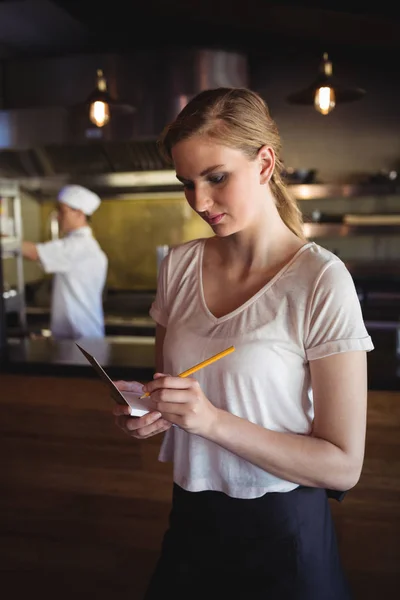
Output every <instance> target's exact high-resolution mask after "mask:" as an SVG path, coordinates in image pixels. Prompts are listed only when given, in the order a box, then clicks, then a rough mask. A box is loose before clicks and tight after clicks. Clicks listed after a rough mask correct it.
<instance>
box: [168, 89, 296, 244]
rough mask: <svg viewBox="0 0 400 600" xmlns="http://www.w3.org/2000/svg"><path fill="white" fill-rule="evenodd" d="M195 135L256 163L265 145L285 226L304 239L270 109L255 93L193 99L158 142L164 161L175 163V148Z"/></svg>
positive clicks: (218, 92) (215, 93)
mask: <svg viewBox="0 0 400 600" xmlns="http://www.w3.org/2000/svg"><path fill="white" fill-rule="evenodd" d="M194 135H205V136H207V137H209V138H211V139H213V140H215V141H217V142H218V143H220V144H222V145H224V146H228V147H230V148H236V149H237V150H241V151H242V152H243V154H244V155H245V156H247V157H248V158H249V159H250V160H255V158H256V157H257V154H258V151H259V150H260V148H261V147H262V146H264V145H266V146H270V147H271V148H272V149H273V150H274V153H275V169H274V173H273V174H272V177H271V179H270V182H269V185H270V187H271V191H272V193H273V195H274V197H275V201H276V206H277V209H278V211H279V214H280V216H281V219H282V220H283V221H284V223H285V224H286V225H287V227H289V229H291V231H293V233H295V234H296V235H297V236H298V237H299V238H301V239H304V238H305V236H304V233H303V219H302V214H301V211H300V209H299V207H298V205H297V202H296V200H295V198H294V197H292V195H291V194H290V192H289V190H288V188H287V187H286V185H285V183H284V182H283V180H282V177H281V173H282V170H283V164H282V160H281V157H280V153H281V139H280V135H279V132H278V128H277V126H276V124H275V121H274V120H273V119H272V118H271V115H270V114H269V110H268V106H267V104H266V103H265V102H264V100H263V99H262V98H261V96H259V95H258V94H257V93H256V92H253V91H251V90H249V89H245V88H217V89H214V90H205V91H204V92H200V93H199V94H198V95H197V96H195V97H194V98H192V100H190V102H189V103H188V104H187V105H186V106H185V108H183V110H182V111H181V112H180V113H179V115H178V116H177V117H176V119H175V120H174V121H173V122H172V123H170V124H169V125H167V126H166V127H165V129H164V131H163V132H162V134H161V136H160V139H159V141H158V145H159V149H160V152H161V154H162V155H163V157H164V158H165V159H166V160H167V161H168V162H169V163H172V152H171V151H172V148H173V147H174V146H175V144H177V143H178V142H180V141H182V140H186V139H188V138H190V137H192V136H194Z"/></svg>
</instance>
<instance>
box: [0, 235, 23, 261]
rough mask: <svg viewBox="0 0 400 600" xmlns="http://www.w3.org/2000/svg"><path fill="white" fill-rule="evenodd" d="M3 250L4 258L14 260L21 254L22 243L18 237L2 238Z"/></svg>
mask: <svg viewBox="0 0 400 600" xmlns="http://www.w3.org/2000/svg"><path fill="white" fill-rule="evenodd" d="M0 239H1V250H2V257H3V258H12V257H13V256H15V255H16V254H18V253H19V252H20V245H21V243H20V241H19V239H18V238H17V237H8V236H7V237H1V238H0Z"/></svg>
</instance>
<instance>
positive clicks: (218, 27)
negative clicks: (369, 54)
mask: <svg viewBox="0 0 400 600" xmlns="http://www.w3.org/2000/svg"><path fill="white" fill-rule="evenodd" d="M367 4H368V3H365V2H353V1H351V0H348V1H347V2H345V1H343V0H336V1H335V0H330V1H329V0H326V1H314V2H310V1H309V2H307V1H303V2H285V1H280V2H277V1H275V2H268V1H265V0H264V1H263V0H189V1H188V0H145V1H144V2H130V1H129V0H113V1H112V2H111V3H104V4H103V3H101V2H94V1H93V0H92V1H87V0H77V1H70V0H0V58H1V57H3V58H8V57H13V56H27V55H32V54H45V55H54V54H60V53H65V52H82V51H85V52H87V51H91V52H95V51H100V52H102V51H106V52H109V51H125V50H129V49H134V48H137V47H138V46H142V45H147V46H160V45H165V44H173V45H199V44H201V45H203V46H224V47H226V48H228V47H233V48H237V49H244V50H246V51H248V52H264V51H265V50H268V51H273V50H274V49H276V48H277V46H280V47H282V46H285V45H292V46H296V45H298V44H303V45H310V46H313V45H314V46H319V47H320V46H321V45H324V46H325V45H326V44H329V45H330V47H332V45H336V46H353V47H360V48H366V47H370V48H375V49H380V48H381V49H384V50H388V49H390V48H397V49H398V47H399V45H400V35H399V29H400V28H399V14H400V7H399V3H393V6H392V3H391V2H388V1H387V0H380V1H379V2H375V3H373V4H372V6H370V7H368V6H367Z"/></svg>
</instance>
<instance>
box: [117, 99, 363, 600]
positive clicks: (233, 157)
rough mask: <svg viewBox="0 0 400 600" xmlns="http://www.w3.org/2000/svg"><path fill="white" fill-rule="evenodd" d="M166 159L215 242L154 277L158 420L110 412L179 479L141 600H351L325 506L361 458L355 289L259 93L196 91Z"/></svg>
mask: <svg viewBox="0 0 400 600" xmlns="http://www.w3.org/2000/svg"><path fill="white" fill-rule="evenodd" d="M160 147H161V149H162V151H163V152H164V153H165V154H166V155H167V157H168V158H169V159H170V160H171V162H172V164H173V165H174V168H175V170H176V174H177V178H178V179H179V181H181V182H182V184H183V186H184V189H185V194H186V199H187V201H188V203H189V205H190V206H191V208H192V209H193V210H194V211H195V212H196V213H197V214H198V215H199V216H200V217H201V218H203V219H204V220H205V221H206V222H207V223H208V224H209V225H210V227H211V228H212V230H213V232H214V236H212V237H210V238H207V239H199V240H194V241H191V242H188V243H185V244H182V245H180V246H178V247H176V248H173V249H172V250H171V251H170V252H169V254H168V256H167V257H166V258H165V259H164V261H163V263H162V265H161V270H160V274H159V280H158V289H157V294H156V299H155V302H154V304H153V306H152V308H151V315H152V317H153V318H154V320H155V321H156V323H157V334H156V353H157V357H156V361H157V362H156V368H157V373H156V375H155V378H154V380H153V381H151V382H149V383H147V384H146V385H145V386H144V390H145V391H148V392H149V393H150V399H149V406H150V407H151V412H150V413H148V414H147V415H145V416H143V417H140V418H138V419H134V418H130V417H129V416H127V411H125V410H124V409H123V408H122V409H121V408H120V407H117V408H115V414H116V416H117V423H118V425H119V426H120V427H121V428H122V429H123V430H124V431H125V432H127V433H129V434H130V435H132V436H133V437H135V438H138V439H144V438H147V437H150V436H153V435H156V434H158V433H161V432H163V431H166V434H165V436H164V440H163V444H162V447H161V452H160V460H162V461H173V464H174V483H173V499H172V510H171V515H170V525H169V528H168V531H167V532H166V535H165V538H164V542H163V547H162V552H161V556H160V559H159V562H158V564H157V567H156V569H155V573H154V576H153V578H152V581H151V582H150V586H149V589H148V592H147V596H146V599H147V600H154V599H161V598H164V597H165V596H166V595H168V594H171V595H172V596H173V597H174V598H191V597H196V598H197V597H199V598H200V597H201V598H206V597H208V598H214V597H218V598H241V599H242V598H246V599H247V598H248V599H251V600H255V599H259V598H260V599H261V598H262V599H267V598H268V600H271V599H274V600H275V599H276V600H278V599H279V600H285V599H290V600H322V599H328V598H330V599H335V600H343V599H346V598H349V597H350V594H349V590H348V587H347V584H346V581H345V577H344V575H343V572H342V568H341V565H340V560H339V556H338V551H337V546H336V540H335V533H334V529H333V525H332V519H331V514H330V507H329V502H328V499H327V493H326V490H327V489H332V490H348V489H350V488H352V487H353V486H354V485H356V483H357V481H358V479H359V477H360V473H361V469H362V464H363V456H364V443H365V429H366V399H367V368H366V352H367V351H369V350H372V348H373V345H372V342H371V339H370V337H369V335H368V333H367V331H366V329H365V326H364V322H363V318H362V313H361V309H360V305H359V301H358V297H357V294H356V291H355V288H354V284H353V281H352V278H351V276H350V274H349V272H348V271H347V269H346V267H345V265H344V264H343V262H341V260H340V259H338V258H337V257H336V256H335V255H333V254H331V253H330V252H328V251H327V250H325V249H323V248H322V247H320V246H318V245H316V244H315V243H312V242H308V241H307V240H306V239H305V238H304V235H303V229H302V220H301V214H300V212H299V209H298V207H297V205H296V202H295V201H294V200H293V198H292V197H291V196H290V194H289V193H288V190H287V189H286V188H285V186H284V183H283V182H282V180H281V177H280V173H281V171H282V164H281V159H280V150H281V143H280V138H279V134H278V131H277V127H276V125H275V123H274V121H273V120H272V119H271V116H270V114H269V111H268V108H267V106H266V104H265V102H264V101H263V100H262V98H261V97H260V96H259V95H257V94H256V93H254V92H252V91H250V90H248V89H225V88H222V89H215V90H208V91H205V92H202V93H200V94H199V95H198V96H196V97H195V98H193V99H192V100H191V101H190V102H189V104H188V105H187V106H186V107H185V108H184V109H183V110H182V111H181V113H180V114H179V115H178V117H177V118H176V120H175V121H174V122H173V123H171V124H170V125H169V126H168V127H167V128H166V129H165V131H164V132H163V134H162V136H161V140H160ZM231 345H233V346H235V348H236V351H235V352H234V353H232V354H230V355H229V356H226V357H224V358H223V359H221V360H219V361H218V362H215V363H214V364H212V365H210V366H208V367H207V368H205V369H203V370H201V371H198V372H197V373H196V374H195V375H194V376H192V377H190V378H185V379H183V378H179V377H176V374H177V373H180V372H182V371H184V370H185V369H187V368H188V367H190V366H192V365H193V364H196V363H198V362H200V361H201V360H203V359H205V358H207V357H209V356H211V355H213V354H216V353H217V352H219V351H221V350H223V349H224V348H226V347H228V346H231ZM174 375H175V376H174ZM118 385H119V387H120V389H121V390H129V389H136V388H137V386H138V384H137V383H135V382H118Z"/></svg>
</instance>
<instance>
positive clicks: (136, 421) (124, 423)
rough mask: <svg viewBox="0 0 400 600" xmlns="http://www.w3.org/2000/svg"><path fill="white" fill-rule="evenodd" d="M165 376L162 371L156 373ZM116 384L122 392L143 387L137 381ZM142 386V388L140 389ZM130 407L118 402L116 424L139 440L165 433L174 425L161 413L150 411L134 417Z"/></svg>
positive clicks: (114, 411) (115, 408)
mask: <svg viewBox="0 0 400 600" xmlns="http://www.w3.org/2000/svg"><path fill="white" fill-rule="evenodd" d="M157 376H158V377H164V375H163V374H161V373H156V374H155V376H154V378H155V379H156V378H157ZM114 384H115V385H116V386H117V388H118V389H119V390H120V391H121V392H136V393H137V392H139V391H141V389H142V384H141V383H138V382H137V381H114ZM139 388H140V389H139ZM130 410H131V409H130V407H129V406H128V405H126V406H122V405H120V404H116V405H115V407H114V410H113V414H114V416H115V424H116V425H117V427H119V428H120V429H122V431H123V432H124V433H126V434H127V435H129V436H131V437H134V438H136V439H138V440H145V439H146V438H149V437H152V436H154V435H157V434H158V433H163V432H164V431H167V429H169V428H170V427H171V426H172V425H171V423H169V422H168V421H166V420H165V419H163V418H162V416H161V413H159V412H157V411H150V412H148V413H147V414H145V415H143V416H142V417H132V416H131V415H130Z"/></svg>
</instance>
